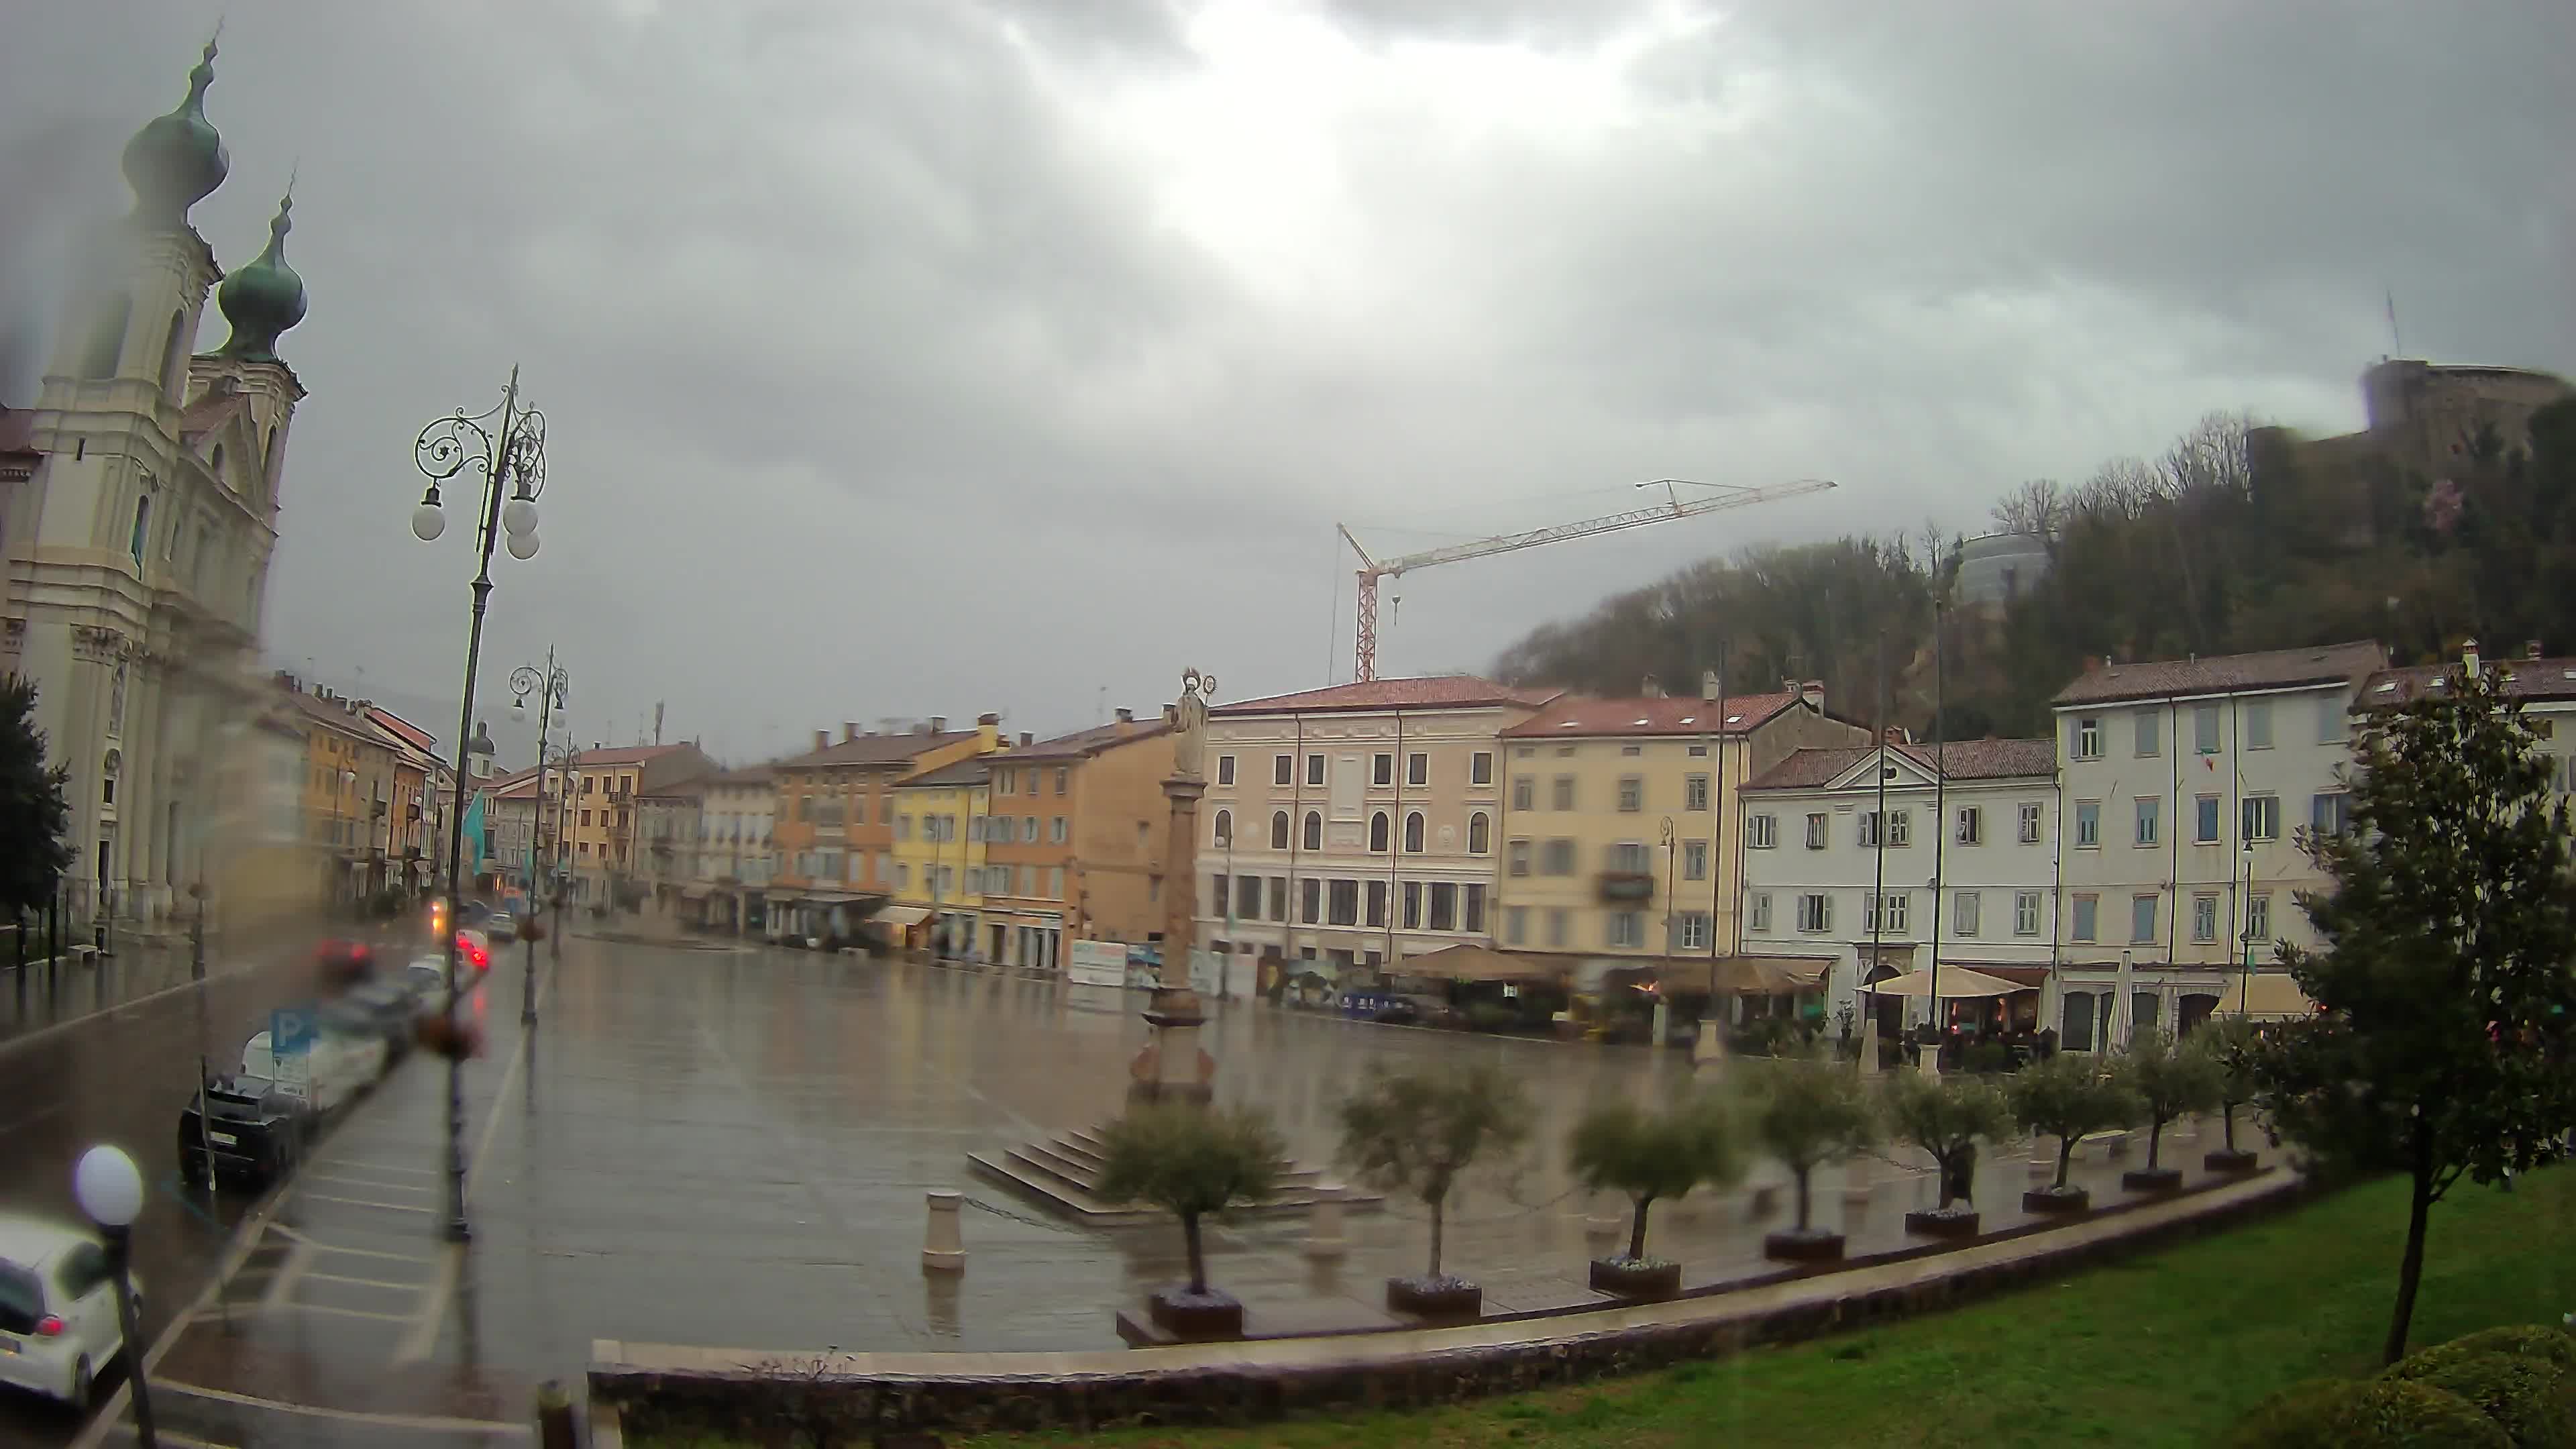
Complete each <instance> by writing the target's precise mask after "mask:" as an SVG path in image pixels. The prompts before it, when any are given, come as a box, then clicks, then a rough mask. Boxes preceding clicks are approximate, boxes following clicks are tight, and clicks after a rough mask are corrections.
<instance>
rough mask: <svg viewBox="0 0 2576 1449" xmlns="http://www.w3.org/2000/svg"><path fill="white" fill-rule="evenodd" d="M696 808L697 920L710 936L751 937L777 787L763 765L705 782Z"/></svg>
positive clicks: (759, 917) (764, 882)
mask: <svg viewBox="0 0 2576 1449" xmlns="http://www.w3.org/2000/svg"><path fill="white" fill-rule="evenodd" d="M704 783H705V787H706V793H705V795H704V796H703V797H702V799H701V801H700V804H699V807H698V835H699V845H698V853H697V874H696V879H695V880H694V881H693V882H692V883H691V884H690V886H689V894H690V896H691V898H692V899H693V900H697V901H702V902H703V903H704V907H705V909H704V912H703V914H702V916H701V919H702V920H703V921H704V922H705V924H706V925H707V926H708V927H710V928H712V929H716V930H730V931H733V932H735V933H737V934H740V933H742V932H745V931H752V932H757V931H759V930H760V929H761V927H762V923H763V920H764V913H763V910H762V904H763V902H764V900H765V899H766V896H765V894H764V893H765V892H766V891H767V889H768V887H769V878H770V873H771V870H770V867H771V865H772V863H773V861H774V859H775V856H774V854H773V852H772V849H771V845H770V823H771V821H772V820H773V819H775V818H776V816H777V813H778V785H777V781H776V777H775V776H773V775H772V774H771V773H770V769H769V767H768V766H767V765H753V766H751V767H749V768H747V769H741V770H728V771H726V772H724V773H723V774H720V775H713V776H709V777H708V778H707V780H706V781H705V782H704Z"/></svg>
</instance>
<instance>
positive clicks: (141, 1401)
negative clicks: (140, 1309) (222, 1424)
mask: <svg viewBox="0 0 2576 1449" xmlns="http://www.w3.org/2000/svg"><path fill="white" fill-rule="evenodd" d="M202 1105H203V1104H202V1103H201V1104H200V1108H201V1112H202ZM213 1165H214V1164H213V1159H212V1158H209V1159H207V1171H208V1173H209V1174H210V1175H211V1173H212V1171H213ZM72 1196H73V1197H75V1198H77V1199H79V1200H80V1208H81V1211H82V1212H85V1213H87V1214H89V1220H90V1221H91V1222H94V1223H96V1224H98V1227H99V1231H100V1232H101V1233H103V1234H104V1235H106V1238H107V1271H108V1273H109V1275H110V1276H111V1277H112V1278H114V1279H115V1282H116V1327H117V1332H118V1334H119V1336H120V1337H121V1338H122V1339H123V1340H124V1343H125V1361H126V1363H127V1364H128V1365H129V1366H130V1370H131V1372H130V1374H129V1376H128V1380H127V1382H128V1383H129V1385H130V1386H131V1387H132V1388H133V1390H134V1437H135V1440H136V1442H138V1443H140V1444H141V1445H142V1446H143V1449H152V1445H153V1443H154V1440H153V1436H152V1386H151V1383H150V1376H149V1375H148V1374H146V1373H145V1372H144V1369H143V1357H144V1351H143V1341H142V1331H141V1329H140V1327H139V1326H138V1325H137V1324H136V1323H135V1321H134V1319H135V1313H134V1278H133V1273H132V1270H131V1268H130V1266H129V1265H130V1264H131V1263H132V1261H133V1250H134V1220H135V1219H136V1218H137V1217H140V1216H141V1215H142V1213H143V1174H142V1172H141V1171H140V1170H138V1169H137V1168H136V1167H135V1165H134V1159H133V1158H131V1157H128V1156H126V1155H125V1152H124V1150H123V1149H121V1148H116V1147H108V1146H104V1145H102V1146H98V1147H93V1148H91V1149H90V1150H89V1151H87V1152H84V1153H82V1154H81V1159H80V1161H79V1162H77V1163H75V1164H73V1167H72Z"/></svg>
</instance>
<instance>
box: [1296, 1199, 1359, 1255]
mask: <svg viewBox="0 0 2576 1449" xmlns="http://www.w3.org/2000/svg"><path fill="white" fill-rule="evenodd" d="M1350 1250H1351V1244H1350V1239H1348V1238H1347V1237H1344V1236H1343V1234H1342V1185H1341V1184H1340V1183H1337V1182H1319V1183H1316V1184H1315V1205H1314V1207H1312V1208H1310V1209H1308V1211H1307V1214H1306V1256H1307V1257H1309V1258H1313V1259H1316V1260H1317V1261H1319V1262H1321V1261H1328V1260H1332V1259H1338V1258H1340V1257H1341V1256H1342V1255H1343V1254H1345V1253H1348V1252H1349V1251H1350Z"/></svg>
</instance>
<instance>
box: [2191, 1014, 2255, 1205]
mask: <svg viewBox="0 0 2576 1449" xmlns="http://www.w3.org/2000/svg"><path fill="white" fill-rule="evenodd" d="M2201 1039H2202V1040H2203V1041H2205V1042H2206V1043H2207V1044H2208V1047H2209V1052H2210V1055H2211V1056H2214V1057H2216V1058H2217V1059H2218V1067H2219V1072H2218V1130H2219V1132H2220V1134H2221V1136H2220V1139H2219V1140H2220V1141H2221V1143H2223V1144H2224V1145H2222V1146H2221V1147H2220V1148H2219V1149H2218V1150H2217V1151H2215V1152H2212V1153H2209V1154H2207V1155H2206V1156H2204V1157H2202V1158H2201V1159H2200V1165H2201V1166H2203V1167H2205V1168H2208V1169H2209V1170H2210V1171H2212V1172H2252V1171H2253V1170H2254V1169H2255V1168H2256V1167H2258V1166H2260V1165H2261V1164H2262V1159H2261V1158H2260V1157H2257V1156H2256V1155H2254V1154H2253V1153H2252V1152H2250V1151H2245V1150H2242V1149H2240V1148H2238V1147H2237V1145H2236V1109H2237V1108H2239V1107H2242V1106H2244V1105H2245V1104H2246V1103H2248V1102H2251V1101H2253V1100H2254V1075H2253V1073H2252V1072H2251V1071H2250V1070H2248V1068H2247V1065H2246V1063H2247V1061H2248V1060H2249V1058H2251V1056H2252V1055H2253V1053H2254V1052H2255V1050H2256V1049H2257V1048H2259V1047H2260V1046H2261V1045H2262V1041H2263V1036H2262V1033H2261V1032H2260V1031H2258V1030H2257V1029H2256V1028H2255V1025H2254V1023H2253V1022H2251V1021H2248V1020H2247V1019H2245V1018H2244V1017H2241V1016H2227V1017H2220V1018H2219V1019H2218V1020H2216V1021H2213V1022H2211V1023H2209V1025H2207V1026H2205V1027H2203V1028H2201Z"/></svg>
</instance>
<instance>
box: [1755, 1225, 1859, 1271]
mask: <svg viewBox="0 0 2576 1449" xmlns="http://www.w3.org/2000/svg"><path fill="white" fill-rule="evenodd" d="M1762 1256H1764V1257H1766V1258H1777V1259H1779V1260H1780V1261H1781V1262H1784V1263H1839V1262H1841V1261H1842V1257H1843V1235H1842V1234H1840V1233H1834V1232H1827V1231H1826V1230H1825V1229H1823V1228H1809V1229H1807V1230H1806V1231H1804V1232H1800V1231H1799V1230H1798V1229H1796V1228H1782V1229H1781V1230H1780V1231H1778V1232H1776V1233H1765V1234H1763V1235H1762Z"/></svg>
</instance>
